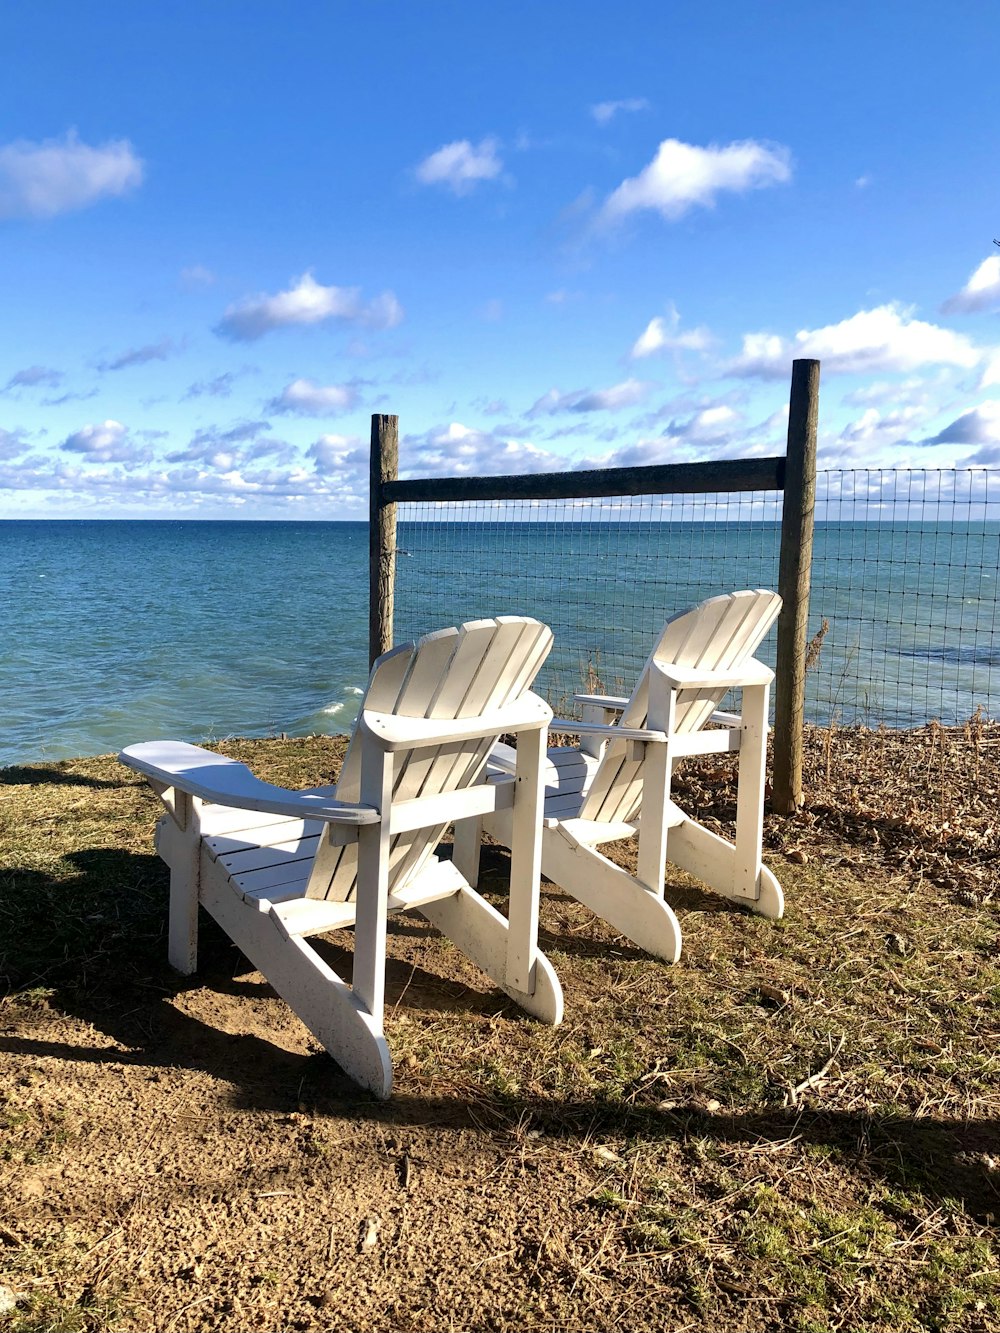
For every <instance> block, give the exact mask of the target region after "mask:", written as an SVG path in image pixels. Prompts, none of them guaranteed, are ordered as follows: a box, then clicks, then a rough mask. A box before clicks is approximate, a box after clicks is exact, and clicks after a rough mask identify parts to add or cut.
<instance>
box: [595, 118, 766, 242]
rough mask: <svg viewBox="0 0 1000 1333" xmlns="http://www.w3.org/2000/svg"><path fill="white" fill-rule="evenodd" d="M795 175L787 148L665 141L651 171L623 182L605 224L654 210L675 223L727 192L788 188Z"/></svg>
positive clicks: (607, 207)
mask: <svg viewBox="0 0 1000 1333" xmlns="http://www.w3.org/2000/svg"><path fill="white" fill-rule="evenodd" d="M791 175H792V169H791V156H790V154H789V151H788V149H787V148H783V147H781V145H774V146H771V147H769V146H768V145H766V144H762V143H757V142H755V141H754V140H753V139H746V140H743V141H742V142H740V143H731V144H726V145H725V146H724V147H719V146H717V145H714V144H712V145H710V146H709V147H708V148H699V147H698V146H697V145H695V144H687V143H682V142H681V141H680V140H679V139H664V141H663V142H662V143H661V144H660V147H659V150H658V151H657V154H656V157H654V159H653V161H652V162H651V163H650V164H649V166H648V167H646V168H645V169H644V170H643V171H641V172H640V173H639V175H638V176H632V177H630V178H629V179H628V180H624V181H622V183H621V185H619V186H618V188H617V190H615V191H614V192H613V193H612V194H610V195H609V196H608V198H607V199H606V200H605V201H604V204H603V206H602V208H601V212H600V220H601V221H602V222H604V223H609V224H611V223H616V222H620V221H621V220H622V219H623V218H625V217H627V216H628V215H629V214H631V213H636V212H639V211H640V210H642V209H647V208H649V209H653V210H655V211H656V212H657V213H659V214H661V215H662V216H663V217H665V218H666V219H667V220H668V221H671V222H672V221H675V220H676V219H677V218H679V217H682V216H683V215H684V214H685V213H687V212H688V211H689V210H690V209H692V208H695V207H702V208H711V207H712V206H713V205H714V203H715V199H716V196H717V195H718V194H720V193H721V192H722V191H724V190H728V191H733V192H735V193H737V194H742V193H744V192H745V191H747V190H757V189H762V188H763V187H764V186H767V185H779V184H782V183H784V182H785V181H788V180H790V179H791Z"/></svg>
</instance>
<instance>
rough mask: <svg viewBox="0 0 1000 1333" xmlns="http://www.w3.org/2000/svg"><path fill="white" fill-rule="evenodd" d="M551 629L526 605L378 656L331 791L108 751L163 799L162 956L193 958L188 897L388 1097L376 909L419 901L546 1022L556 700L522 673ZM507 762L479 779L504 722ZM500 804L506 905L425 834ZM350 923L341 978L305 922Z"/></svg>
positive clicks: (148, 751) (182, 748) (555, 994)
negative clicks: (526, 612)
mask: <svg viewBox="0 0 1000 1333" xmlns="http://www.w3.org/2000/svg"><path fill="white" fill-rule="evenodd" d="M551 644H552V633H551V631H550V630H549V629H548V627H547V626H545V625H542V624H540V623H539V622H538V621H536V620H531V619H529V618H526V617H516V616H501V617H498V618H497V619H495V620H478V621H473V622H471V623H470V624H466V625H462V626H461V628H459V629H447V630H442V631H440V632H438V633H435V634H428V635H426V636H425V637H424V638H422V639H420V640H419V642H418V643H416V644H412V643H410V644H404V645H402V646H401V647H398V648H395V649H393V650H392V651H391V652H389V653H386V654H385V656H383V657H381V658H379V659H378V661H377V662H376V663H375V665H374V667H373V669H372V674H371V678H370V680H369V683H368V690H367V693H366V695H365V698H364V701H363V703H362V705H361V710H360V713H359V716H358V721H357V724H356V726H355V730H354V734H353V735H352V737H351V742H350V745H349V748H348V752H347V755H346V757H345V760H344V766H343V771H342V774H341V777H340V781H339V782H338V783H337V786H336V788H316V789H314V790H312V791H308V792H292V791H286V790H285V789H283V788H280V787H274V786H271V785H269V784H268V783H265V782H261V781H259V780H258V779H257V778H255V777H254V776H253V774H252V773H251V772H250V770H249V769H248V768H246V767H245V765H243V764H240V763H236V762H235V761H233V760H230V759H224V758H222V757H220V756H219V755H217V754H212V753H210V752H209V751H207V750H203V749H200V748H199V747H197V746H194V745H187V744H183V743H180V742H174V741H167V742H149V743H147V744H143V745H133V746H130V747H129V748H128V749H126V750H123V751H122V753H121V756H120V758H121V760H122V762H123V763H125V764H127V765H128V766H129V767H130V768H134V769H135V770H137V771H138V772H140V773H143V774H145V776H146V777H147V778H148V779H149V780H150V782H151V784H152V786H153V787H154V789H155V790H156V791H157V793H158V794H159V796H160V797H161V799H162V800H163V803H164V805H165V806H166V808H167V813H166V814H165V815H164V816H163V817H162V818H161V819H160V821H159V824H158V825H157V839H156V845H157V849H158V851H159V853H160V855H161V856H162V857H163V859H164V860H165V861H166V862H167V864H168V865H169V867H170V872H171V873H170V928H169V957H170V961H171V963H172V964H173V965H174V967H176V968H177V969H178V970H179V971H181V972H184V973H190V972H193V971H194V969H195V965H196V961H197V919H198V904H199V903H201V905H202V906H203V907H205V908H206V909H207V910H208V911H209V912H210V913H211V914H212V916H213V917H215V919H216V920H217V921H218V922H219V924H220V925H221V926H222V927H223V929H224V930H225V931H226V932H227V933H228V934H229V936H230V937H231V938H232V939H233V940H234V942H235V943H236V944H237V945H238V946H239V948H240V949H241V950H242V951H243V953H244V954H246V956H247V957H248V958H249V959H250V960H251V962H252V963H253V964H254V965H255V967H257V968H258V969H259V970H260V971H261V972H262V973H263V974H264V976H265V977H266V978H267V980H268V981H269V982H270V983H271V985H272V986H273V987H274V989H275V990H276V991H277V992H278V993H279V995H281V996H283V997H284V999H285V1000H286V1001H287V1002H288V1003H289V1005H291V1007H292V1008H293V1009H294V1010H295V1012H296V1013H297V1014H298V1015H299V1017H300V1018H301V1019H302V1021H303V1022H304V1023H305V1024H306V1026H307V1027H308V1028H309V1029H310V1031H311V1032H312V1033H313V1034H314V1035H315V1036H316V1037H317V1038H318V1040H319V1041H320V1042H322V1044H323V1046H324V1047H325V1048H326V1049H327V1050H328V1051H329V1052H330V1054H331V1055H332V1056H333V1057H334V1058H335V1059H336V1060H337V1062H338V1064H340V1065H341V1067H342V1068H343V1069H344V1070H345V1071H346V1072H347V1073H348V1074H350V1075H351V1077H352V1078H354V1079H355V1080H356V1081H357V1082H358V1083H360V1084H362V1085H363V1086H365V1087H367V1088H370V1089H371V1091H372V1092H374V1093H375V1094H376V1095H377V1096H380V1097H388V1096H389V1093H390V1091H391V1087H392V1066H391V1062H390V1058H389V1049H388V1046H387V1044H386V1040H385V1037H384V1035H383V993H384V982H385V952H386V917H387V914H388V913H390V912H399V911H403V910H406V909H408V908H419V910H420V912H421V913H422V914H423V915H424V916H425V917H427V919H428V920H429V921H431V922H432V923H433V924H434V925H435V926H437V927H439V928H440V929H441V930H442V931H443V932H444V933H445V934H446V935H448V936H449V937H450V938H451V939H452V940H453V941H454V942H455V943H456V944H457V945H458V946H459V948H460V949H462V950H463V951H464V952H465V953H466V954H467V955H468V956H469V957H470V958H472V959H473V960H474V961H475V962H476V963H477V964H478V965H479V966H480V967H481V968H482V969H483V971H484V972H486V973H487V974H488V975H489V976H490V977H491V978H492V980H493V981H494V982H496V984H497V985H498V986H500V987H501V988H502V989H503V990H504V991H506V992H507V994H508V995H510V996H512V997H513V998H514V999H515V1000H517V1001H518V1002H519V1003H520V1004H521V1005H523V1006H524V1008H525V1009H527V1010H528V1011H529V1012H531V1013H532V1014H535V1015H536V1016H537V1017H539V1018H541V1019H543V1020H545V1021H546V1022H549V1023H558V1022H559V1021H560V1019H561V1017H562V991H561V989H560V986H559V981H558V979H557V978H556V975H555V973H554V971H553V970H552V966H551V964H550V963H549V962H548V960H547V959H546V958H545V957H544V956H543V955H542V954H541V953H539V951H538V948H537V932H538V885H539V859H540V845H539V832H540V821H541V802H542V794H543V785H542V765H543V762H544V747H545V737H546V727H547V724H548V722H549V721H550V719H551V717H552V712H551V709H550V708H549V707H548V705H547V704H546V703H545V702H544V700H542V699H540V698H539V697H538V696H537V695H535V694H533V693H531V691H530V686H531V684H532V682H533V680H534V678H535V675H536V673H537V671H538V668H539V667H540V665H541V664H542V662H543V661H544V659H545V657H546V656H547V654H548V652H549V649H550V647H551ZM507 732H511V733H513V734H514V735H516V737H517V757H516V771H515V772H514V773H513V775H512V776H511V777H510V778H509V779H507V780H504V779H503V778H501V780H500V781H499V782H498V783H497V782H494V783H489V784H484V783H482V782H481V781H480V779H481V775H482V773H483V770H484V768H485V766H486V763H487V760H488V758H489V755H490V752H491V750H492V749H493V747H494V745H495V744H496V743H497V741H498V740H499V737H500V736H501V735H502V734H504V733H507ZM498 809H505V810H507V811H508V812H509V814H510V825H509V827H510V836H511V844H512V856H511V877H510V904H509V919H507V918H504V917H503V916H502V915H501V914H500V913H499V912H498V911H497V910H496V909H495V908H494V907H493V906H491V905H490V904H489V903H487V902H486V901H485V899H484V898H482V896H481V895H480V894H478V893H477V892H475V890H474V889H473V888H472V887H471V886H470V885H469V884H468V883H467V882H466V880H465V879H463V877H462V875H461V874H460V873H459V871H458V869H457V868H456V866H455V865H454V864H453V863H452V862H451V861H443V860H439V859H438V858H437V857H436V856H435V855H434V849H435V847H436V846H437V844H438V842H439V841H440V838H441V835H442V834H443V833H444V831H445V829H446V828H447V827H448V825H449V824H451V822H452V821H453V820H454V819H456V818H459V819H461V818H463V817H469V816H478V815H481V814H485V813H487V812H490V813H492V812H494V811H495V810H498ZM345 926H354V928H355V941H354V967H353V978H352V982H353V984H352V985H350V986H348V985H347V984H346V983H345V982H344V981H343V980H342V979H341V978H340V977H339V976H338V975H337V974H336V973H335V972H334V971H333V970H332V969H331V968H330V967H329V966H328V965H327V964H326V962H324V960H323V959H322V958H321V957H320V956H319V954H318V953H317V952H316V951H315V950H314V949H313V948H312V946H311V945H310V944H309V943H308V937H309V936H312V935H318V934H320V933H322V932H325V931H330V930H335V929H339V928H342V927H345Z"/></svg>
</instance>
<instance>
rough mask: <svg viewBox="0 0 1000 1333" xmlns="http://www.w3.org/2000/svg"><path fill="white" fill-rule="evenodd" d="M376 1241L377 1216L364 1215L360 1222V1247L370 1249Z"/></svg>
mask: <svg viewBox="0 0 1000 1333" xmlns="http://www.w3.org/2000/svg"><path fill="white" fill-rule="evenodd" d="M377 1243H378V1218H377V1217H366V1218H365V1220H364V1221H363V1222H362V1223H361V1249H362V1250H370V1249H371V1248H372V1246H373V1245H375V1244H377Z"/></svg>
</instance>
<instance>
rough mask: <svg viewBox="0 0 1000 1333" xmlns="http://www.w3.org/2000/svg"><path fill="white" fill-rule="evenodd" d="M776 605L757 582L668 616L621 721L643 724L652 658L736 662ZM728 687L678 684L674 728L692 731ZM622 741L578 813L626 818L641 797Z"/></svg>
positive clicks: (635, 768) (636, 770)
mask: <svg viewBox="0 0 1000 1333" xmlns="http://www.w3.org/2000/svg"><path fill="white" fill-rule="evenodd" d="M780 610H781V598H780V597H779V596H778V594H777V593H776V592H768V591H766V590H765V589H762V588H758V589H756V590H753V591H747V592H732V593H727V594H725V595H723V596H721V597H711V598H709V600H708V601H706V602H702V603H701V604H700V605H699V606H696V607H694V608H692V609H691V610H689V611H682V612H680V613H679V614H678V615H676V616H671V618H670V619H669V620H668V621H667V623H666V624H665V625H664V627H663V631H662V633H661V634H660V637H659V639H658V640H657V643H656V646H655V647H654V648H653V651H652V652H651V653H650V655H649V658H648V659H647V661H646V665H645V666H644V667H643V669H642V673H641V675H640V676H639V680H638V682H637V683H636V687H635V689H634V690H633V692H632V697H631V698H630V699H629V701H628V704H627V705H626V707H625V709H624V710H623V712H622V715H621V725H622V726H624V727H645V726H646V724H647V721H648V707H649V670H650V665H651V663H653V662H662V663H664V664H667V663H673V664H674V665H675V666H684V667H706V668H709V669H712V670H727V669H728V670H731V669H734V668H738V667H739V666H741V665H742V664H743V663H744V662H746V661H748V660H749V659H750V658H751V657H753V655H754V653H755V652H756V651H757V649H758V647H759V646H760V644H761V641H762V640H763V638H764V636H765V634H766V633H767V631H768V630H769V629H770V628H771V626H772V625H773V624H774V622H775V620H776V619H777V617H778V613H779V611H780ZM726 693H727V691H726V690H725V689H720V690H718V691H705V690H693V689H692V690H680V691H678V695H677V707H676V712H675V715H674V730H675V731H676V732H692V731H697V730H698V729H699V728H700V727H703V726H704V725H705V723H706V722H707V721H708V720H709V718H710V717H711V716H712V714H713V713H714V712H715V710H716V709H717V708H718V706H719V704H720V703H721V702H722V700H723V699H724V697H725V695H726ZM630 754H631V747H630V746H629V745H628V743H627V742H626V741H611V742H610V744H609V745H608V747H607V749H606V750H605V752H604V756H603V758H602V760H601V763H600V765H599V767H598V769H597V772H596V773H595V774H594V780H593V782H592V783H591V785H590V788H589V790H588V792H587V796H586V798H585V800H584V802H583V806H582V808H581V810H580V817H581V818H582V819H595V820H601V821H604V822H616V821H620V822H623V823H628V822H629V821H631V820H633V819H634V818H635V816H636V815H637V814H638V811H639V807H640V805H641V803H642V759H641V758H631V757H630Z"/></svg>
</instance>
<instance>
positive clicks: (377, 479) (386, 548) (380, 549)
mask: <svg viewBox="0 0 1000 1333" xmlns="http://www.w3.org/2000/svg"><path fill="white" fill-rule="evenodd" d="M398 472H399V417H390V416H383V415H381V414H380V413H373V414H372V445H371V481H370V488H369V497H368V665H369V666H371V664H372V662H374V661H375V659H376V657H380V656H381V655H382V653H384V652H388V650H389V649H390V648H391V647H392V617H393V602H394V599H395V591H396V506H395V504H393V503H387V502H386V500H385V498H384V496H383V494H382V487H383V486H384V485H385V484H386V483H387V482H390V481H395V480H396V477H397V474H398Z"/></svg>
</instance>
